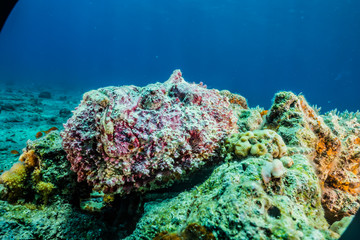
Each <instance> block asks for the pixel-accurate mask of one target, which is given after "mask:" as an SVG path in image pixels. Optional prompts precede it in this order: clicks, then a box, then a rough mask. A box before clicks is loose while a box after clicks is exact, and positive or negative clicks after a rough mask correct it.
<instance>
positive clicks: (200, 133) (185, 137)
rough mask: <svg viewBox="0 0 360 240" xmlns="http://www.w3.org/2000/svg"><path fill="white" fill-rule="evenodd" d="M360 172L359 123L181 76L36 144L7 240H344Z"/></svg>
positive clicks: (4, 207) (85, 114) (284, 96)
mask: <svg viewBox="0 0 360 240" xmlns="http://www.w3.org/2000/svg"><path fill="white" fill-rule="evenodd" d="M359 164H360V114H359V113H348V112H344V113H338V112H336V111H332V112H328V113H325V114H323V115H322V114H320V112H319V110H318V109H317V108H315V107H311V106H310V105H309V103H308V102H307V101H306V99H305V97H304V96H303V95H296V94H294V93H292V92H279V93H277V94H276V95H275V97H274V99H273V104H272V106H271V108H270V109H269V110H265V109H263V108H260V107H255V108H251V107H249V106H248V104H247V102H246V100H245V98H244V97H242V96H240V95H238V94H234V93H230V92H229V91H225V90H224V91H218V90H215V89H207V88H206V86H205V85H203V84H202V83H201V84H190V83H187V82H186V81H185V80H184V79H183V77H182V74H181V72H180V71H179V70H176V71H174V73H173V74H172V75H171V77H170V78H169V80H168V81H166V82H164V83H156V84H150V85H148V86H145V87H135V86H123V87H107V88H101V89H98V90H93V91H90V92H87V93H85V94H84V96H83V100H82V101H81V103H80V104H79V106H78V107H77V108H76V110H75V111H74V112H73V115H72V117H70V118H69V119H68V120H67V123H65V124H64V129H63V130H62V131H57V130H55V131H51V132H49V133H48V134H46V135H44V136H41V137H39V138H38V139H36V140H33V141H31V140H29V141H28V142H27V145H26V148H24V150H23V153H22V155H21V156H20V157H19V161H18V162H17V163H15V164H14V165H13V167H12V168H11V169H10V170H8V171H5V172H4V173H3V174H2V175H1V176H0V199H1V200H0V213H1V214H0V226H1V228H0V229H2V230H0V237H2V238H15V239H17V238H25V237H26V239H54V238H57V239H78V238H81V239H86V238H91V239H127V240H130V239H131V240H135V239H149V240H150V239H155V240H161V239H338V238H339V237H340V235H341V234H342V233H343V231H344V230H345V229H346V227H347V225H348V224H349V223H350V222H351V219H352V218H353V216H354V215H355V213H356V212H357V210H358V208H359V206H360V205H359V204H360V198H359V195H360V194H359V189H360V173H359ZM59 206H62V207H59ZM75 222H76V224H75V225H76V226H74V223H75Z"/></svg>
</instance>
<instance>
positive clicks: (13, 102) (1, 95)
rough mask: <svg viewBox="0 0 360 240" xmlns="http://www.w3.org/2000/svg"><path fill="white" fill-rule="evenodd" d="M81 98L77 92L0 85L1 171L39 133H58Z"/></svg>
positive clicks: (14, 159)
mask: <svg viewBox="0 0 360 240" xmlns="http://www.w3.org/2000/svg"><path fill="white" fill-rule="evenodd" d="M81 96H82V93H81V92H80V91H67V90H63V89H54V88H53V89H49V88H44V87H41V86H40V87H35V86H28V87H23V86H20V85H9V84H8V85H5V84H3V85H0V171H1V170H3V171H5V170H8V169H9V168H10V167H11V166H12V165H13V163H15V162H16V161H17V160H18V158H19V155H20V154H21V153H22V149H23V148H25V147H26V141H27V140H28V139H30V140H34V139H36V134H37V133H38V132H40V131H46V130H48V129H50V128H52V127H56V128H58V129H59V130H61V129H62V125H63V123H65V122H66V120H67V119H68V118H69V117H70V116H71V114H72V113H71V111H72V110H73V109H74V108H75V107H76V106H77V105H78V104H79V102H80V100H81ZM39 135H40V134H39ZM12 151H13V153H12ZM15 151H16V152H18V153H19V154H14V152H15Z"/></svg>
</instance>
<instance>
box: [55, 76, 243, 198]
mask: <svg viewBox="0 0 360 240" xmlns="http://www.w3.org/2000/svg"><path fill="white" fill-rule="evenodd" d="M231 109H232V108H231V107H230V103H229V99H228V97H226V96H223V95H221V94H220V92H219V91H218V90H215V89H207V88H206V86H204V85H203V84H202V83H200V84H189V83H187V82H186V81H185V80H184V79H183V78H182V74H181V72H180V70H175V71H174V72H173V74H172V75H171V77H170V79H169V80H168V81H166V82H165V83H156V84H150V85H148V86H146V87H136V86H123V87H106V88H101V89H98V90H93V91H90V92H87V93H85V94H84V96H83V100H82V102H81V103H80V105H79V106H78V107H77V108H76V110H75V112H74V115H73V116H72V117H71V118H70V119H69V120H68V121H67V123H66V124H65V125H64V128H65V129H64V131H63V132H62V134H61V136H62V138H63V147H64V149H65V151H66V153H67V158H68V160H69V161H70V163H71V166H72V170H73V171H75V172H77V175H78V180H79V181H82V180H87V182H88V183H89V184H91V185H93V186H94V187H95V189H99V190H103V191H106V192H115V193H119V194H126V193H129V192H133V191H144V190H149V189H155V188H158V187H159V186H163V185H166V184H167V183H169V182H171V181H172V180H174V179H177V178H179V177H181V176H182V175H184V174H187V173H189V172H191V171H193V170H195V169H197V168H199V167H200V166H202V165H203V164H205V163H206V162H207V161H208V160H209V159H211V158H212V157H214V156H216V151H215V150H216V148H217V147H218V144H219V142H220V141H221V140H222V139H223V138H224V137H225V136H227V135H228V134H230V133H233V132H234V131H236V122H237V117H236V116H235V114H233V111H232V110H231Z"/></svg>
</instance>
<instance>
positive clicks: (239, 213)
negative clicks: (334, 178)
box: [126, 155, 339, 240]
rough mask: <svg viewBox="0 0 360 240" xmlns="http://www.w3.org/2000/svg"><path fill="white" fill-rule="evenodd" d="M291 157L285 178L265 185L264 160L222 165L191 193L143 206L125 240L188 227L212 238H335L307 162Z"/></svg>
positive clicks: (178, 230) (255, 159) (312, 172)
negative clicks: (201, 228)
mask: <svg viewBox="0 0 360 240" xmlns="http://www.w3.org/2000/svg"><path fill="white" fill-rule="evenodd" d="M293 158H294V165H293V166H291V167H290V168H289V169H287V173H286V175H285V176H283V177H282V178H279V179H274V180H272V181H271V182H269V184H266V185H265V184H264V183H263V182H262V177H261V169H262V167H263V166H264V165H265V164H266V163H268V162H269V158H268V157H266V156H265V155H264V156H261V157H256V158H255V157H249V158H246V159H245V160H243V161H241V162H237V161H235V162H229V163H224V164H222V165H221V166H219V167H217V168H216V169H215V170H214V171H213V173H212V175H211V176H210V177H209V178H208V179H207V180H206V181H205V182H204V183H202V184H200V185H199V186H197V187H196V188H194V189H193V190H190V191H185V192H183V193H181V194H179V195H178V196H176V197H174V198H171V199H168V200H165V201H163V202H149V203H147V204H145V212H144V215H143V217H142V218H141V219H140V221H139V222H138V224H137V228H136V229H135V231H134V232H133V234H131V235H130V236H128V237H127V238H126V239H127V240H133V239H134V240H135V239H153V238H155V236H159V234H160V233H162V232H168V233H181V232H182V231H183V230H184V229H186V227H187V226H188V225H189V224H191V223H196V224H198V225H201V226H204V227H205V228H206V229H207V230H208V231H209V232H210V233H212V235H213V236H214V237H215V239H336V238H338V237H339V235H338V234H337V233H335V232H332V231H331V230H329V224H328V223H327V221H326V220H325V217H324V210H323V209H322V206H321V188H320V185H319V181H318V177H317V175H316V174H315V171H314V169H313V167H312V166H311V163H310V162H309V161H308V159H307V158H306V156H304V155H294V156H293ZM155 239H161V238H159V237H158V238H155ZM164 239H166V238H164ZM180 239H181V238H180Z"/></svg>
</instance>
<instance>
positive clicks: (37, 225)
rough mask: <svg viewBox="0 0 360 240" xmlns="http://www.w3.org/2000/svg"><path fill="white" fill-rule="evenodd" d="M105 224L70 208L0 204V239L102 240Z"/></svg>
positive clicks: (60, 204)
mask: <svg viewBox="0 0 360 240" xmlns="http://www.w3.org/2000/svg"><path fill="white" fill-rule="evenodd" d="M105 229H106V226H105V224H104V222H102V221H99V220H98V219H97V218H96V217H95V216H91V215H88V214H84V213H81V212H79V211H77V210H76V209H74V207H73V206H72V205H71V204H68V203H64V202H58V203H57V204H54V205H51V206H45V207H39V206H36V205H31V204H25V205H11V204H9V203H8V202H6V201H1V200H0V239H44V240H45V239H49V240H50V239H103V233H104V230H105Z"/></svg>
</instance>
